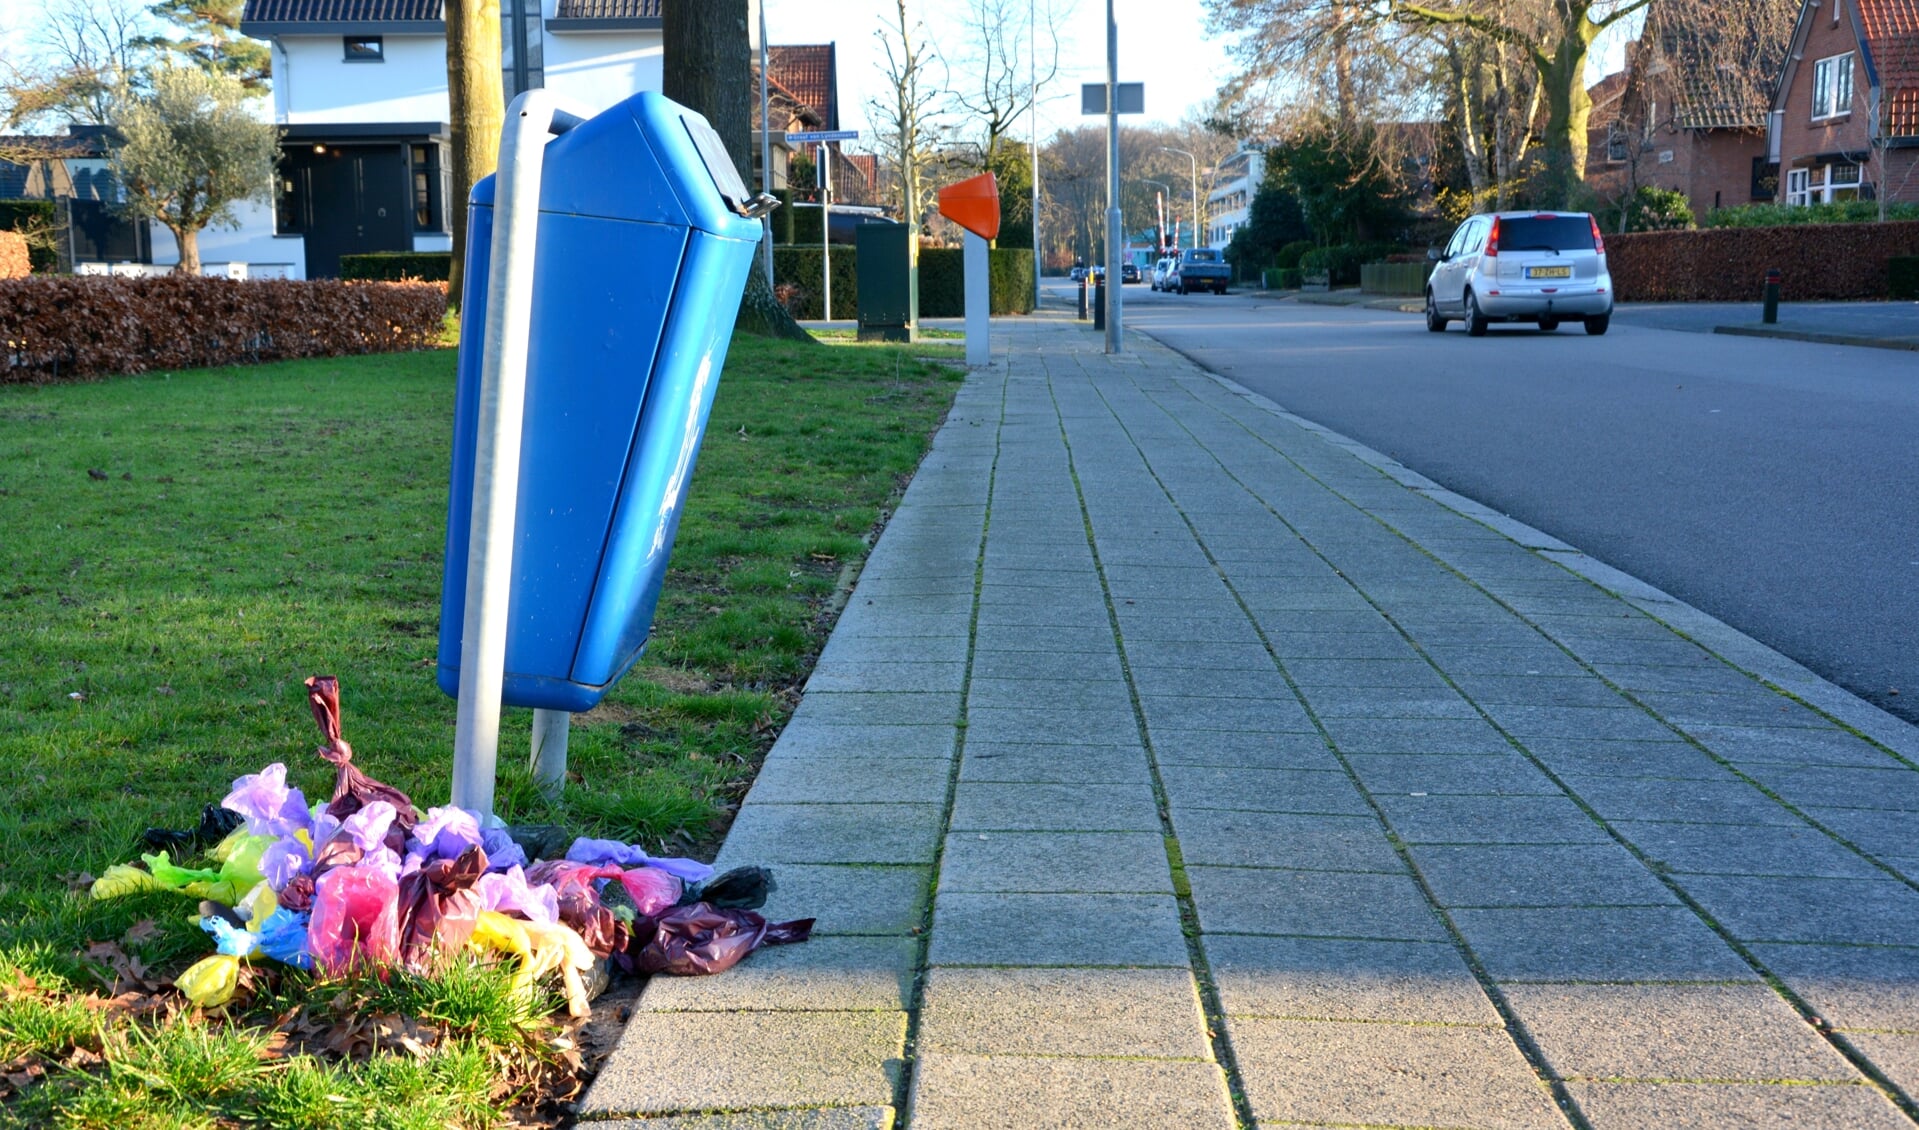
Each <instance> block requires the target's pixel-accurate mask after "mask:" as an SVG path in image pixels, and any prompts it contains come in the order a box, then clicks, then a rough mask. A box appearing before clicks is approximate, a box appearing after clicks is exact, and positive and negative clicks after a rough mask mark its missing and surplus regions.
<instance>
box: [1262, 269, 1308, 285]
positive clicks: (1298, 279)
mask: <svg viewBox="0 0 1919 1130" xmlns="http://www.w3.org/2000/svg"><path fill="white" fill-rule="evenodd" d="M1305 276H1306V272H1304V271H1302V270H1300V269H1299V268H1298V267H1268V268H1266V289H1268V290H1298V289H1299V287H1300V284H1301V283H1303V282H1304V281H1305Z"/></svg>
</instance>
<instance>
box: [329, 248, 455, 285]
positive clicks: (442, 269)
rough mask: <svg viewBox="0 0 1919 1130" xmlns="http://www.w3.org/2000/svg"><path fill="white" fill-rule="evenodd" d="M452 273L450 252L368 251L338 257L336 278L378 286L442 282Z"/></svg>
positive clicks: (451, 254) (451, 253) (451, 255)
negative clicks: (387, 283)
mask: <svg viewBox="0 0 1919 1130" xmlns="http://www.w3.org/2000/svg"><path fill="white" fill-rule="evenodd" d="M452 272H453V252H451V251H369V252H366V253H365V254H362V255H342V256H340V277H341V278H343V279H370V280H374V281H378V282H415V281H423V282H445V281H447V279H448V278H449V277H450V276H451V274H452Z"/></svg>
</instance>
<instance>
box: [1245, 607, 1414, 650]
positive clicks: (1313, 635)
mask: <svg viewBox="0 0 1919 1130" xmlns="http://www.w3.org/2000/svg"><path fill="white" fill-rule="evenodd" d="M1292 615H1293V613H1290V612H1268V613H1254V614H1253V619H1254V621H1255V622H1257V623H1258V624H1259V626H1260V628H1261V629H1263V630H1264V631H1265V633H1266V638H1267V639H1268V640H1269V641H1270V642H1271V643H1272V646H1273V651H1274V653H1276V654H1277V655H1278V656H1279V658H1280V661H1281V662H1284V663H1291V662H1293V661H1295V660H1300V659H1321V660H1325V659H1339V660H1356V659H1404V660H1413V661H1420V662H1423V660H1420V659H1419V653H1418V652H1417V651H1415V650H1413V646H1412V645H1411V644H1409V643H1407V642H1406V639H1405V637H1403V636H1401V635H1400V634H1399V633H1397V632H1393V631H1388V630H1379V631H1370V632H1304V631H1299V630H1297V629H1291V628H1287V627H1285V626H1283V625H1285V624H1287V623H1288V622H1289V621H1288V620H1287V617H1290V616H1292ZM1268 662H1271V660H1270V659H1269V660H1268Z"/></svg>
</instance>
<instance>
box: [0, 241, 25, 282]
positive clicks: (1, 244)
mask: <svg viewBox="0 0 1919 1130" xmlns="http://www.w3.org/2000/svg"><path fill="white" fill-rule="evenodd" d="M30 269H31V264H30V263H29V261H28V259H27V239H26V237H25V236H23V235H20V234H18V233H17V232H10V231H0V279H23V278H26V277H27V272H28V271H29V270H30Z"/></svg>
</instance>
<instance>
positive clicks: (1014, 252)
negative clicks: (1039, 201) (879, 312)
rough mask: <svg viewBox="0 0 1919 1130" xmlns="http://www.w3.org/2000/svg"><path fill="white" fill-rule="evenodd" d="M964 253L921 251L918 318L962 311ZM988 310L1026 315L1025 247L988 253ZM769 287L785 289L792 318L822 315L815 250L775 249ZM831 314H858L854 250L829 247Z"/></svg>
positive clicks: (1029, 273)
mask: <svg viewBox="0 0 1919 1130" xmlns="http://www.w3.org/2000/svg"><path fill="white" fill-rule="evenodd" d="M965 254H966V253H965V252H964V251H962V250H960V249H958V248H931V247H929V248H923V249H922V250H921V251H920V317H922V318H958V317H961V316H963V315H964V314H965V313H966V277H965V270H966V268H965ZM988 263H989V264H990V267H989V273H990V274H991V276H992V281H991V293H992V304H993V313H995V314H1025V313H1029V312H1031V311H1032V309H1033V253H1032V251H1030V250H1027V249H1025V248H1017V247H1011V248H994V249H992V251H991V252H990V253H989V259H988ZM773 278H774V280H775V281H774V284H773V285H774V290H775V291H776V292H779V291H784V292H785V293H786V297H787V309H789V310H791V311H792V312H793V316H794V317H795V318H802V319H811V318H823V317H825V316H826V312H825V308H824V307H825V302H824V295H823V294H822V293H821V290H820V249H819V248H817V247H775V248H774V249H773ZM833 316H834V317H835V318H856V317H858V316H859V252H858V251H857V250H855V249H854V248H851V247H844V246H840V245H837V244H836V245H834V247H833Z"/></svg>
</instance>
